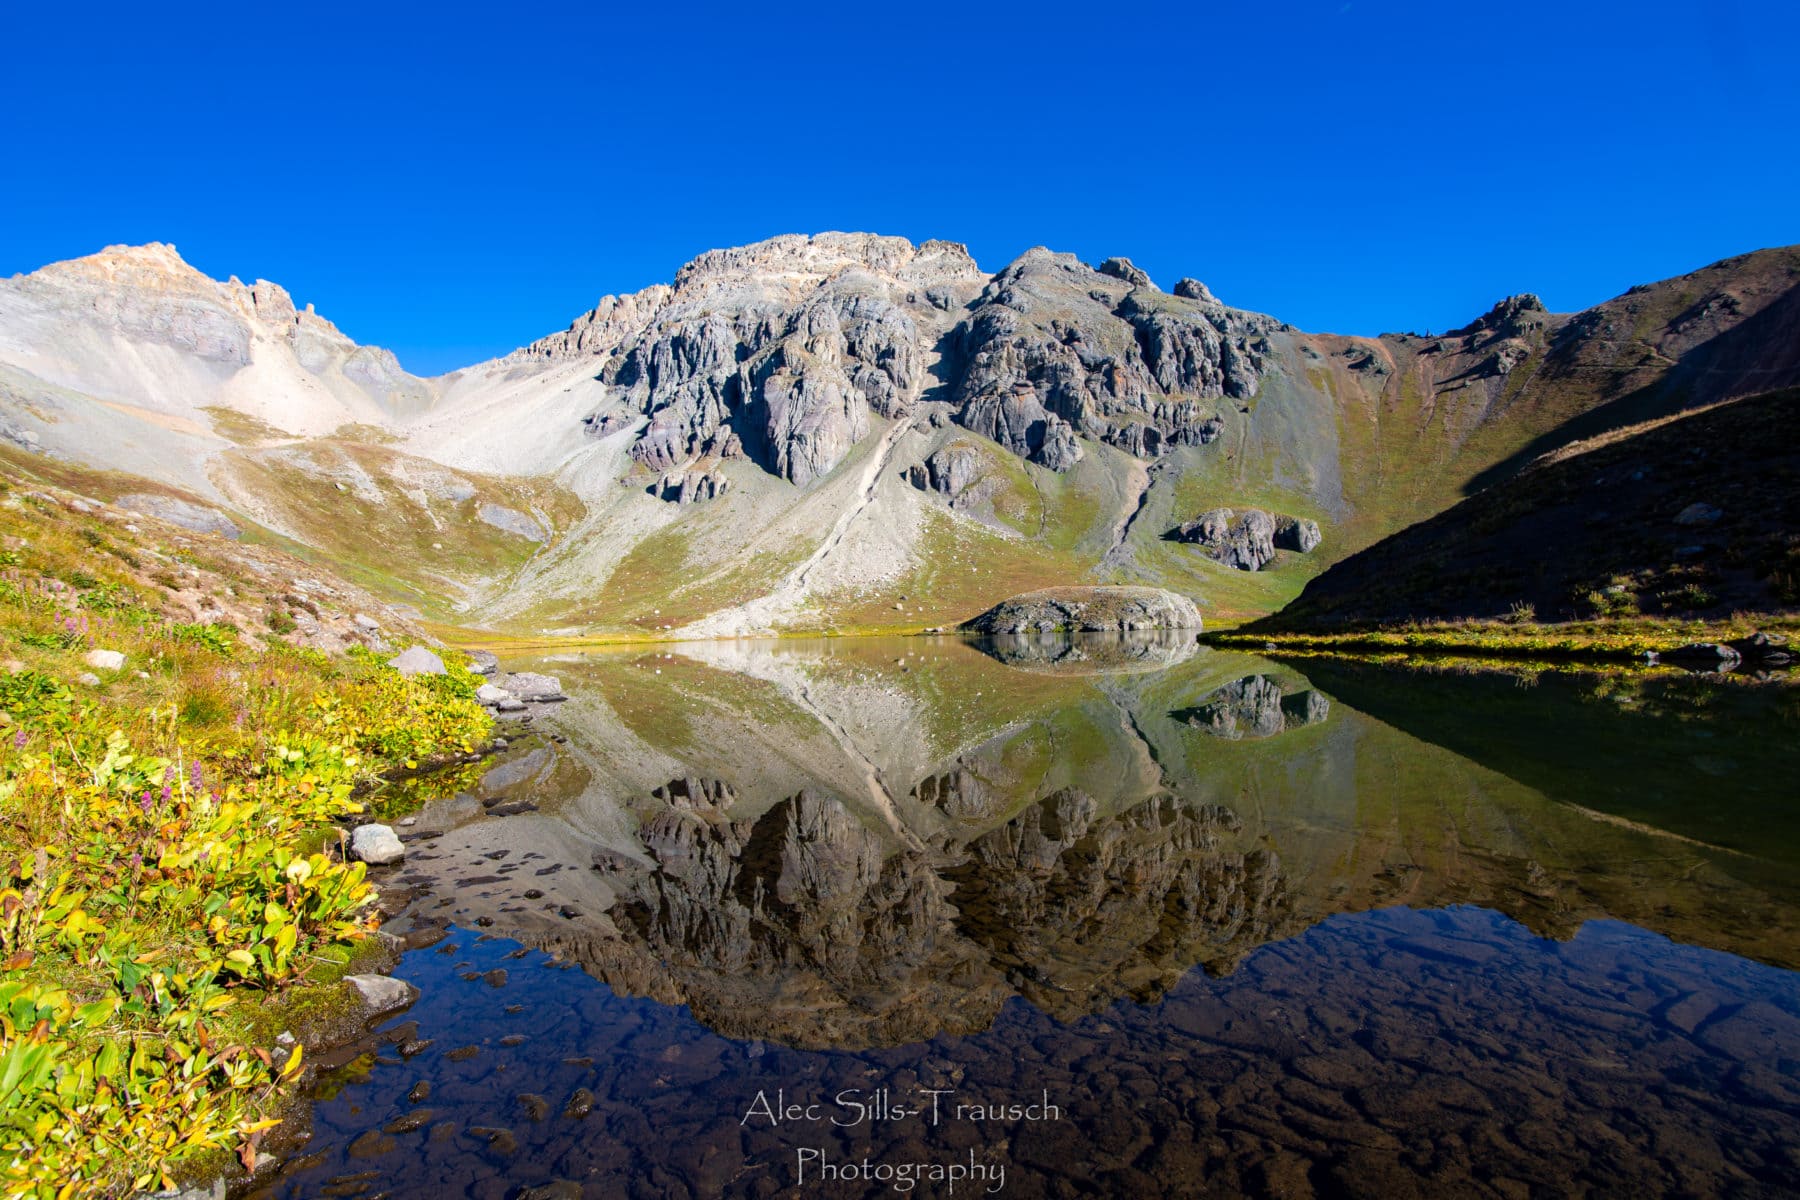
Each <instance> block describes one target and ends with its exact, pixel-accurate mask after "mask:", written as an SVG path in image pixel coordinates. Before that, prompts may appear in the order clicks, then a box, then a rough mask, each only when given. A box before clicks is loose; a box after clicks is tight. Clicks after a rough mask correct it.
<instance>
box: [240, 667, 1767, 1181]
mask: <svg viewBox="0 0 1800 1200" xmlns="http://www.w3.org/2000/svg"><path fill="white" fill-rule="evenodd" d="M521 665H522V666H523V665H530V666H531V667H533V668H534V669H539V670H545V671H549V672H551V673H555V674H557V675H559V676H560V678H561V679H562V681H563V684H564V687H565V689H566V690H567V691H568V692H569V693H570V694H571V696H572V697H573V699H572V700H571V701H570V702H569V703H568V704H567V705H564V706H559V707H558V708H557V709H555V710H554V711H549V712H544V713H542V714H541V715H539V716H538V717H537V719H536V720H535V721H534V722H533V725H532V729H531V730H529V731H526V730H522V731H521V732H523V733H524V734H525V736H523V737H519V738H517V739H515V745H514V747H513V749H512V751H511V757H509V758H508V759H507V760H506V761H503V762H502V763H500V764H499V765H498V766H497V767H496V768H495V770H494V771H493V772H491V773H490V776H489V778H488V780H486V781H484V783H483V785H482V786H481V787H478V788H476V789H474V790H473V791H471V792H470V793H467V794H463V795H459V796H456V797H446V798H444V799H442V800H440V801H437V802H434V803H433V804H430V805H427V806H426V807H425V808H424V809H423V810H421V811H420V812H419V814H418V817H417V824H416V825H415V826H413V827H411V828H410V829H409V830H408V831H407V833H408V836H409V837H411V838H413V839H414V840H412V841H411V842H410V844H409V854H408V859H407V862H406V863H405V864H404V866H402V867H401V868H399V869H398V870H396V871H395V872H394V873H393V874H392V875H391V876H390V877H389V878H388V879H387V880H386V883H387V885H388V886H389V887H390V888H392V889H394V890H395V892H396V894H399V893H401V892H402V891H404V892H406V893H407V894H410V896H411V904H410V907H409V908H408V910H407V912H406V914H405V915H404V916H402V917H401V918H400V919H399V920H397V921H396V922H395V923H394V924H393V929H394V931H395V932H398V933H401V934H405V935H408V936H411V937H412V938H414V939H415V941H417V942H419V943H430V944H422V945H421V946H420V948H418V949H415V950H412V951H410V952H409V953H407V954H406V955H405V956H404V958H403V959H402V961H401V963H400V966H399V967H398V968H397V970H396V972H395V973H396V974H397V975H398V976H399V977H401V978H404V979H406V980H408V981H409V982H411V983H413V984H414V985H415V986H417V987H418V988H419V990H420V997H419V999H418V1001H417V1002H416V1003H415V1004H414V1005H413V1006H412V1007H411V1008H410V1009H409V1010H408V1011H406V1012H404V1013H402V1014H400V1015H398V1016H396V1017H394V1018H392V1019H390V1020H389V1021H387V1022H386V1023H385V1024H384V1025H382V1026H381V1027H379V1029H378V1030H377V1040H378V1046H377V1048H376V1049H375V1050H374V1051H373V1052H371V1053H370V1054H367V1055H364V1056H363V1057H362V1058H360V1059H358V1060H356V1061H355V1062H353V1063H351V1064H349V1065H348V1066H347V1067H344V1068H342V1069H339V1070H337V1071H335V1072H333V1073H332V1074H330V1075H328V1076H326V1077H325V1078H323V1079H322V1080H321V1081H320V1083H319V1085H318V1093H317V1096H316V1103H315V1105H314V1109H313V1122H314V1133H313V1137H312V1140H311V1141H310V1142H309V1143H308V1144H307V1145H306V1146H305V1147H303V1148H302V1149H301V1151H300V1152H299V1154H298V1156H297V1157H296V1158H294V1159H293V1160H292V1161H291V1162H290V1163H289V1164H288V1165H287V1168H286V1171H285V1173H284V1174H283V1175H282V1176H281V1177H280V1178H278V1179H277V1180H275V1181H274V1182H273V1183H272V1184H271V1185H269V1186H268V1187H267V1188H266V1189H265V1190H264V1192H262V1193H261V1194H262V1195H266V1196H271V1197H274V1196H279V1197H303V1196H364V1197H376V1196H389V1197H434V1198H437V1197H458V1196H469V1197H493V1198H495V1200H501V1198H511V1197H522V1196H533V1197H550V1196H565V1197H573V1196H587V1197H614V1196H618V1197H658V1198H660V1197H709V1196H757V1197H772V1196H822V1197H840V1196H841V1197H851V1196H856V1197H862V1196H869V1197H874V1196H885V1195H895V1194H900V1195H914V1196H951V1195H957V1196H976V1195H983V1194H989V1195H1007V1196H1019V1197H1064V1196H1239V1195H1257V1196H1262V1195H1270V1196H1369V1197H1390V1196H1430V1197H1437V1196H1465V1195H1467V1196H1565V1195H1591V1196H1613V1195H1624V1194H1635V1195H1657V1196H1660V1195H1689V1196H1714V1195H1720V1196H1723V1195H1730V1196H1784V1195H1794V1194H1800V973H1797V972H1796V970H1795V968H1796V967H1800V903H1797V901H1800V873H1797V872H1796V866H1797V863H1796V857H1795V853H1794V847H1795V846H1796V845H1800V839H1797V838H1796V837H1795V830H1796V827H1797V825H1800V819H1797V817H1796V814H1795V813H1794V811H1793V789H1792V788H1791V787H1790V786H1784V780H1785V781H1786V782H1787V783H1788V784H1791V782H1792V781H1793V780H1794V779H1796V778H1800V774H1796V773H1795V772H1796V767H1800V762H1797V761H1796V758H1795V755H1796V751H1795V749H1794V740H1795V739H1794V738H1793V736H1792V734H1793V721H1794V707H1793V698H1794V695H1795V693H1794V692H1793V691H1791V690H1789V689H1788V688H1787V687H1786V686H1785V685H1783V684H1781V683H1779V682H1757V681H1719V680H1711V681H1693V680H1686V679H1682V678H1679V677H1676V676H1673V675H1660V674H1654V675H1653V674H1638V675H1630V676H1619V675H1605V676H1602V675H1594V674H1581V673H1573V674H1571V673H1553V674H1530V675H1526V674H1522V673H1511V674H1508V675H1490V674H1469V673H1460V674H1459V673H1453V672H1444V671H1431V672H1420V671H1409V670H1405V669H1401V668H1392V667H1372V666H1369V665H1367V664H1325V663H1322V662H1315V661H1309V662H1307V663H1304V664H1300V669H1297V668H1296V666H1295V665H1291V664H1283V663H1277V662H1273V661H1270V660H1267V659H1261V658H1252V657H1249V656H1244V655H1238V654H1226V653H1218V652H1212V651H1208V650H1205V649H1199V648H1196V647H1194V646H1192V645H1191V644H1189V643H1185V642H1181V641H1173V640H1157V639H1143V640H1137V641H1133V642H1130V643H1104V642H1098V641H1090V642H1081V643H1068V642H1062V643H1037V644H1032V643H1013V644H1008V645H1004V646H992V647H988V648H987V652H985V653H984V652H983V651H982V650H981V649H978V648H974V647H970V646H968V645H965V644H962V643H958V642H951V641H924V640H920V639H910V640H906V641H898V640H895V641H880V642H876V641H858V642H854V643H853V642H849V641H845V642H839V643H826V642H821V643H781V644H774V645H755V644H748V643H745V644H717V645H709V646H683V647H681V648H679V649H673V648H671V649H664V650H659V651H656V652H655V653H645V652H633V653H629V654H613V655H593V656H586V657H581V656H558V657H557V658H555V659H552V660H543V661H539V662H536V663H532V664H521ZM1518 697H1524V698H1525V699H1524V700H1519V699H1518ZM1558 731H1560V732H1561V733H1562V734H1563V735H1564V736H1565V737H1566V738H1575V739H1580V740H1582V741H1584V742H1585V744H1587V745H1589V746H1591V747H1592V748H1593V750H1594V754H1593V756H1592V757H1591V758H1590V759H1583V758H1582V756H1580V755H1577V754H1569V753H1563V752H1561V751H1560V750H1559V751H1557V752H1555V753H1549V754H1545V755H1542V756H1537V755H1533V754H1531V753H1530V746H1531V745H1532V744H1533V740H1532V739H1533V738H1535V737H1539V736H1542V735H1543V733H1545V732H1548V733H1550V734H1554V733H1557V732H1558ZM1634 743H1635V744H1637V745H1638V746H1640V747H1641V753H1640V754H1638V755H1637V756H1635V757H1634V755H1633V754H1632V753H1631V749H1630V748H1631V746H1632V745H1633V744H1634ZM1682 790H1686V791H1687V792H1688V793H1689V795H1690V797H1691V801H1692V803H1691V806H1684V805H1683V804H1682V803H1681V802H1680V792H1681V791H1682ZM534 805H535V811H531V809H532V806H534ZM1733 806H1735V808H1736V809H1737V811H1738V812H1739V814H1740V816H1741V820H1740V821H1739V822H1738V823H1737V824H1736V825H1735V826H1734V825H1733V823H1732V822H1730V821H1728V820H1724V819H1722V817H1721V815H1720V814H1721V813H1724V812H1728V811H1729V810H1730V809H1731V808H1732V807H1733ZM497 811H509V812H513V813H514V814H515V815H510V816H505V817H496V816H494V815H492V814H493V813H494V812H497ZM434 939H435V940H434Z"/></svg>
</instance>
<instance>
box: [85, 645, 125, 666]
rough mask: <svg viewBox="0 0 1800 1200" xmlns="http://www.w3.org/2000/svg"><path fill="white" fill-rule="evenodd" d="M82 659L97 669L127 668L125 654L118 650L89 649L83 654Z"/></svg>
mask: <svg viewBox="0 0 1800 1200" xmlns="http://www.w3.org/2000/svg"><path fill="white" fill-rule="evenodd" d="M81 661H82V662H84V663H86V664H87V665H88V666H90V667H92V668H94V669H95V670H96V671H120V670H123V669H124V668H125V656H124V655H123V654H122V653H120V652H119V651H117V650H89V651H88V652H87V653H86V654H84V655H82V656H81Z"/></svg>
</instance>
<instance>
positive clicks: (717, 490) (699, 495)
mask: <svg viewBox="0 0 1800 1200" xmlns="http://www.w3.org/2000/svg"><path fill="white" fill-rule="evenodd" d="M730 487H731V480H729V479H727V478H725V476H724V475H722V474H720V473H719V472H717V471H683V472H680V473H678V474H675V475H665V476H664V477H663V478H662V479H660V480H658V481H657V482H656V483H654V484H652V485H651V486H650V489H649V490H650V494H651V495H652V496H655V497H656V498H657V499H659V500H667V501H669V502H670V503H672V504H698V503H700V502H701V501H704V500H716V499H718V498H719V497H720V496H723V495H724V494H725V492H726V490H727V489H729V488H730Z"/></svg>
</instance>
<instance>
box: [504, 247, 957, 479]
mask: <svg viewBox="0 0 1800 1200" xmlns="http://www.w3.org/2000/svg"><path fill="white" fill-rule="evenodd" d="M981 282H982V276H981V274H980V272H979V271H978V270H977V268H976V267H975V264H974V262H973V260H971V259H970V258H969V256H968V252H967V251H966V250H964V249H963V248H962V247H960V246H956V245H953V244H951V243H947V242H926V243H925V244H923V245H921V246H916V247H915V246H913V245H912V244H911V243H910V242H907V241H906V240H905V239H903V238H884V237H877V236H874V235H870V234H820V235H818V236H816V237H800V236H790V237H780V238H773V239H770V240H769V241H767V242H759V243H757V244H755V245H752V246H742V247H738V248H736V249H732V250H717V251H712V252H710V253H707V254H703V255H701V256H700V257H699V258H697V259H695V260H694V261H693V262H691V263H689V264H688V265H687V266H685V267H683V268H682V269H681V271H680V272H679V273H678V274H677V276H676V279H675V284H674V286H673V287H670V288H660V289H657V288H652V289H648V290H646V291H644V292H640V293H637V294H635V295H633V296H624V297H613V296H609V297H606V298H605V299H604V300H602V301H601V303H600V305H598V306H597V307H596V308H595V309H594V310H593V311H592V312H590V313H588V314H586V315H585V316H584V317H582V318H581V319H580V320H578V321H576V322H575V324H574V325H573V326H571V327H570V329H569V330H567V331H565V332H564V333H561V334H557V335H555V336H553V337H550V338H546V339H544V340H542V341H540V342H536V343H533V344H532V345H531V346H529V347H527V348H526V349H525V350H524V351H522V352H521V355H523V356H524V357H526V358H541V359H552V360H556V359H568V358H578V357H582V356H597V357H601V358H602V359H603V365H602V367H601V371H600V378H601V379H602V380H603V381H604V382H606V383H607V384H609V385H611V386H613V387H616V388H618V389H619V390H620V391H621V392H622V393H623V395H624V397H625V399H626V400H627V402H628V403H629V404H631V405H632V406H633V407H635V408H637V409H639V410H640V411H641V412H643V413H644V414H645V415H646V416H648V417H649V418H650V420H649V424H648V426H647V427H646V428H645V430H644V431H643V433H642V434H641V435H640V438H639V440H638V442H637V443H636V445H634V446H633V448H632V455H633V457H635V458H636V459H637V460H638V461H640V462H642V463H644V464H646V465H647V466H649V467H651V468H653V469H655V470H658V471H663V472H672V471H676V470H678V469H682V468H685V467H686V466H687V465H689V464H691V463H694V462H696V461H698V460H701V459H705V458H715V459H717V458H733V457H740V456H749V457H753V458H755V459H756V460H757V461H758V462H760V463H761V464H762V465H763V466H764V467H766V468H767V469H769V470H770V471H772V472H774V473H775V474H777V475H780V476H781V477H783V478H784V479H787V480H789V481H791V482H793V483H795V484H798V485H801V486H804V485H805V484H807V483H809V482H811V481H812V480H813V479H816V478H818V477H819V476H821V475H824V474H827V473H828V472H829V471H830V470H831V469H832V468H833V467H835V466H836V465H837V464H838V463H839V462H840V461H842V459H843V457H844V455H845V454H846V453H848V451H849V449H850V447H851V446H853V445H854V444H855V443H856V442H857V441H859V440H860V439H861V438H863V437H864V436H866V435H867V434H868V431H869V418H870V415H871V414H873V415H875V416H879V417H883V418H887V419H894V418H898V417H901V416H904V415H906V414H907V413H908V412H909V411H910V409H911V406H912V404H913V403H914V402H915V401H916V400H917V399H918V398H919V396H920V394H921V393H922V392H923V391H924V389H925V388H926V387H927V386H928V385H929V384H930V383H931V382H932V376H931V374H930V371H929V364H930V363H931V362H932V361H934V359H935V356H936V351H935V347H936V344H937V342H938V341H939V339H940V338H942V337H943V335H944V334H945V333H946V332H947V331H948V329H949V328H950V325H951V324H952V323H953V321H954V319H955V318H954V315H953V314H955V313H956V312H959V311H960V310H961V308H962V306H963V305H964V304H966V303H967V302H968V299H969V298H970V297H972V296H973V295H974V294H975V292H976V291H977V290H978V289H979V287H980V285H981ZM595 432H596V433H598V434H602V435H604V434H605V433H607V432H610V429H596V430H595Z"/></svg>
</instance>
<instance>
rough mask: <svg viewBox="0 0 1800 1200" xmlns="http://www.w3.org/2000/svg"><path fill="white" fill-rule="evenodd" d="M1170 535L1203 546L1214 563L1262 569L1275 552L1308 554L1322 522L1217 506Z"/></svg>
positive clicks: (1272, 558)
mask: <svg viewBox="0 0 1800 1200" xmlns="http://www.w3.org/2000/svg"><path fill="white" fill-rule="evenodd" d="M1171 537H1172V538H1173V539H1174V540H1175V541H1178V542H1189V543H1192V544H1193V545H1196V546H1198V547H1200V549H1201V550H1202V551H1203V552H1204V553H1205V554H1206V556H1207V557H1208V558H1210V559H1212V560H1213V561H1214V562H1219V563H1223V564H1224V565H1225V566H1228V567H1236V568H1237V569H1238V570H1240V571H1260V570H1262V569H1263V568H1264V567H1266V566H1268V565H1269V563H1270V562H1272V561H1273V560H1274V558H1275V551H1276V550H1277V549H1282V550H1294V551H1297V552H1299V553H1302V554H1305V553H1309V552H1311V551H1312V550H1314V549H1316V548H1317V547H1318V545H1319V541H1320V537H1321V535H1320V533H1319V523H1318V522H1317V521H1313V520H1310V519H1308V518H1305V517H1291V516H1286V515H1283V514H1278V513H1269V512H1264V511H1263V510H1262V509H1260V508H1245V509H1231V508H1214V509H1209V510H1207V511H1206V512H1203V513H1201V514H1200V515H1199V516H1197V517H1195V518H1194V519H1193V520H1192V521H1189V522H1187V523H1186V524H1184V525H1182V526H1180V527H1179V528H1177V529H1176V530H1175V531H1174V532H1173V534H1172V535H1171Z"/></svg>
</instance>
